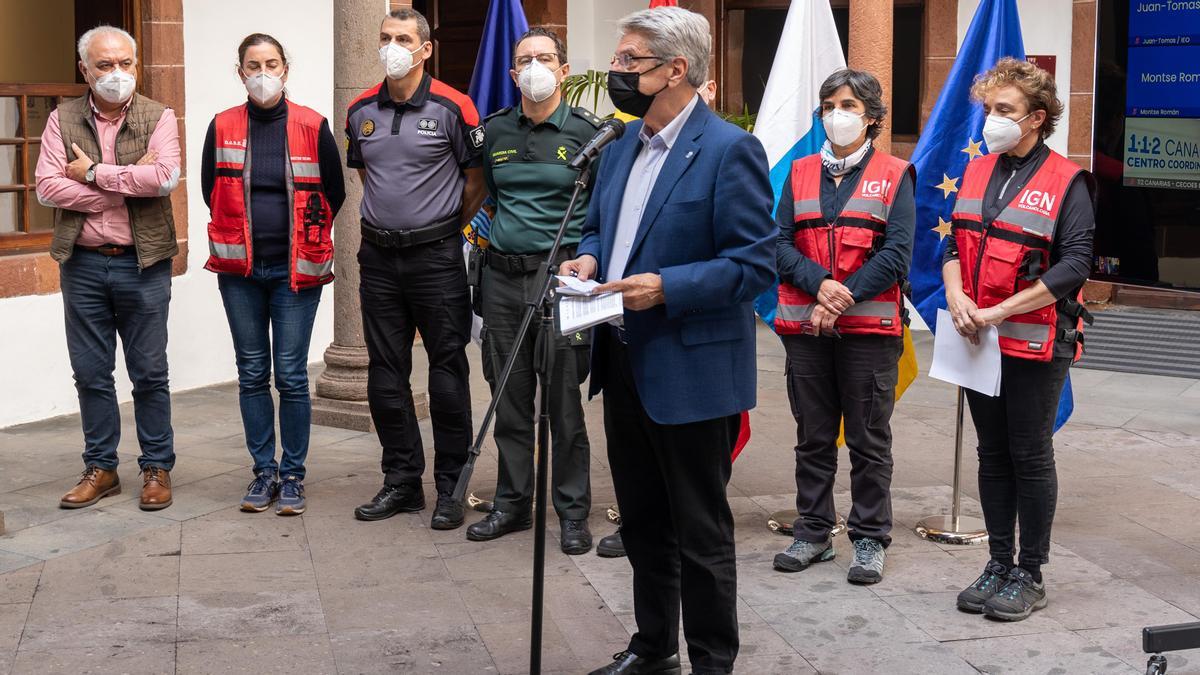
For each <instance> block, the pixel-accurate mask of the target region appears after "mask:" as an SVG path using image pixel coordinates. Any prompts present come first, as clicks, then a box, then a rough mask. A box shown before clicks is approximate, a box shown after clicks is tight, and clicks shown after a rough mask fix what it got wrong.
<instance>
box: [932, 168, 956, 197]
mask: <svg viewBox="0 0 1200 675" xmlns="http://www.w3.org/2000/svg"><path fill="white" fill-rule="evenodd" d="M934 187H937V188H938V189H939V190H941V191H942V199H949V198H950V193H952V192H958V179H957V178H951V177H950V176H947V175H946V174H942V182H941V183H938V184H937V185H936V186H934Z"/></svg>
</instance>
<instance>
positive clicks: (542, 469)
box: [454, 164, 590, 675]
mask: <svg viewBox="0 0 1200 675" xmlns="http://www.w3.org/2000/svg"><path fill="white" fill-rule="evenodd" d="M589 174H590V167H589V166H588V165H587V164H585V165H584V166H583V167H581V168H580V169H579V175H578V176H577V177H576V178H575V191H574V192H573V193H572V194H571V201H570V203H569V204H567V210H566V213H565V214H563V219H562V222H561V223H560V224H559V226H558V233H557V234H556V235H555V236H554V245H553V246H551V247H550V253H549V254H547V256H546V261H545V262H543V263H542V264H541V265H540V266H539V267H538V274H540V275H541V276H542V285H541V289H540V292H538V293H537V294H535V295H531V296H530V297H528V298H526V300H525V304H526V308H525V315H524V317H522V318H521V325H520V327H519V328H518V329H517V336H516V340H514V341H513V349H512V353H510V354H509V355H508V359H507V361H506V362H505V363H504V370H502V371H501V373H500V379H499V380H497V381H496V390H495V391H494V392H493V393H492V400H491V402H490V403H488V407H487V412H485V413H484V415H483V423H482V424H481V425H480V427H479V433H478V434H477V435H476V436H475V442H474V443H473V444H472V445H471V448H470V451H469V453H470V454H469V455H468V457H467V462H466V464H465V465H464V466H463V470H462V473H461V474H460V475H459V477H458V484H457V485H455V487H454V499H455V500H458V501H462V499H463V496H464V495H465V494H466V492H467V487H468V485H469V484H470V482H471V475H472V474H473V473H474V472H475V461H476V460H477V459H479V454H480V452H481V451H482V450H483V442H484V440H485V439H486V438H487V432H488V428H489V427H490V426H491V424H492V419H493V418H494V417H495V415H496V407H497V406H498V405H499V402H500V397H501V396H503V395H504V389H505V386H506V385H507V384H508V377H509V375H511V374H512V369H513V364H514V363H516V359H517V352H518V351H519V348H518V346H519V345H520V344H521V343H522V342H524V340H525V338H526V336H527V335H528V333H529V328H530V326H531V325H532V324H533V315H534V314H535V313H537V311H538V310H539V309H541V315H542V316H541V323H540V324H539V332H538V337H537V341H536V343H535V346H534V371H535V372H536V373H537V376H538V382H539V385H540V395H539V398H538V427H537V451H538V453H537V469H536V474H537V483H536V488H535V493H534V494H535V496H534V521H533V611H532V614H531V616H530V626H529V672H530V673H532V674H533V675H538V674H539V673H541V670H542V610H543V594H544V590H545V573H546V501H547V497H546V491H547V475H546V474H547V470H548V467H549V464H548V462H549V456H550V378H551V377H552V375H553V372H554V352H555V338H556V337H557V336H556V332H557V331H556V330H555V321H554V299H555V293H554V288H555V287H556V285H557V284H556V281H557V280H556V279H555V278H554V275H555V273H556V272H557V271H558V265H557V264H555V259H557V258H558V250H559V248H560V246H561V245H562V240H563V235H564V234H565V233H566V231H567V225H568V224H569V223H570V222H571V218H572V217H573V216H574V214H575V207H576V206H577V205H578V203H579V195H580V194H581V193H582V192H583V190H584V189H585V188H586V187H587V183H588V177H589Z"/></svg>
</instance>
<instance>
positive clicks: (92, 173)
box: [83, 164, 96, 185]
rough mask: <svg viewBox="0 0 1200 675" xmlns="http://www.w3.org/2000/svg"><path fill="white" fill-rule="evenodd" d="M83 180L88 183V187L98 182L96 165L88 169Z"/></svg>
mask: <svg viewBox="0 0 1200 675" xmlns="http://www.w3.org/2000/svg"><path fill="white" fill-rule="evenodd" d="M83 179H84V180H85V181H87V184H88V185H91V184H93V183H95V182H96V165H95V164H93V165H91V166H89V167H88V170H87V173H86V174H84V175H83Z"/></svg>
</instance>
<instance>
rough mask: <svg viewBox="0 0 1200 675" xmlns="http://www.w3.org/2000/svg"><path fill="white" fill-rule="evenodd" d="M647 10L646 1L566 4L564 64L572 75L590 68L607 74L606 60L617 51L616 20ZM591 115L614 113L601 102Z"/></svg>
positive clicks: (574, 1)
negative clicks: (565, 53) (568, 67)
mask: <svg viewBox="0 0 1200 675" xmlns="http://www.w3.org/2000/svg"><path fill="white" fill-rule="evenodd" d="M648 6H650V3H649V2H647V0H569V1H568V2H567V60H569V61H570V62H571V72H572V73H584V72H586V71H587V70H588V69H589V68H590V69H592V70H599V71H606V70H608V62H609V59H611V58H612V55H613V52H614V51H616V47H617V20H618V19H620V18H621V17H623V16H625V15H626V14H630V13H632V12H636V11H638V10H639V9H646V7H648ZM581 105H583V102H581ZM586 105H589V106H590V105H591V102H590V101H589V102H588V103H587V104H586ZM594 112H595V113H596V114H597V115H601V116H603V115H608V114H610V113H612V112H613V107H612V104H611V103H610V102H609V101H608V99H607V98H604V99H602V100H601V104H600V109H599V110H595V111H594Z"/></svg>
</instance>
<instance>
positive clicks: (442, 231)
mask: <svg viewBox="0 0 1200 675" xmlns="http://www.w3.org/2000/svg"><path fill="white" fill-rule="evenodd" d="M361 223H362V238H363V239H366V240H367V241H369V242H371V243H372V244H375V245H376V246H382V247H383V248H411V247H413V246H420V245H421V244H429V243H432V242H435V241H441V240H442V239H445V238H446V237H449V236H450V235H452V234H458V233H460V232H461V231H462V227H461V225H460V221H459V218H458V216H454V217H452V218H449V219H447V220H444V221H442V222H440V223H438V224H436V225H430V226H429V227H421V228H417V229H414V230H382V229H379V228H378V227H375V226H374V225H372V224H370V223H368V222H367V221H366V220H363V221H361Z"/></svg>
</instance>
